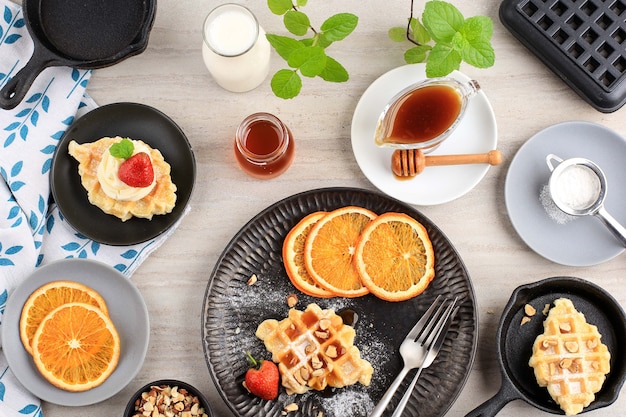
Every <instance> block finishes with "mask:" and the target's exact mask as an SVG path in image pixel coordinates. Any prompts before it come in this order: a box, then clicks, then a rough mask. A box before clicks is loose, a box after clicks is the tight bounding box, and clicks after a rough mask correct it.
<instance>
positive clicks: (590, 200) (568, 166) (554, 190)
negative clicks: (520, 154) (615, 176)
mask: <svg viewBox="0 0 626 417" xmlns="http://www.w3.org/2000/svg"><path fill="white" fill-rule="evenodd" d="M555 162H556V164H555ZM546 163H547V164H548V168H550V171H551V172H552V173H551V174H550V180H549V182H548V187H549V189H550V196H551V197H552V200H553V201H554V204H555V205H556V206H557V207H558V208H559V209H560V210H561V211H563V212H565V213H567V214H570V215H573V216H588V215H593V216H596V217H597V218H599V219H600V220H601V221H602V223H604V225H605V226H606V227H607V228H608V229H609V230H610V231H611V233H613V235H614V236H615V237H616V238H617V240H619V242H620V243H621V244H622V245H623V246H625V247H626V229H625V228H624V227H623V226H622V225H621V224H620V223H619V222H618V221H617V220H616V219H615V218H614V217H613V216H611V215H610V214H609V213H608V212H607V211H606V209H605V208H604V200H605V198H606V194H607V182H606V176H605V175H604V172H603V171H602V169H600V167H599V166H598V165H596V164H595V163H593V162H592V161H590V160H588V159H585V158H570V159H566V160H563V159H561V158H559V157H558V156H556V155H554V154H549V155H547V156H546Z"/></svg>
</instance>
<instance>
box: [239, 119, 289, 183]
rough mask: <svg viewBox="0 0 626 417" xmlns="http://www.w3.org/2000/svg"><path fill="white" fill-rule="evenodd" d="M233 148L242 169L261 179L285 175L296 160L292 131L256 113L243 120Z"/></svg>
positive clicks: (276, 121)
mask: <svg viewBox="0 0 626 417" xmlns="http://www.w3.org/2000/svg"><path fill="white" fill-rule="evenodd" d="M234 148H235V158H236V159H237V162H238V163H239V166H241V168H242V169H243V170H244V171H245V172H246V173H248V174H249V175H251V176H253V177H255V178H260V179H269V178H274V177H276V176H278V175H280V174H282V173H283V172H285V171H286V170H287V168H289V166H290V165H291V162H292V161H293V157H294V143H293V137H292V135H291V131H290V130H289V128H287V126H285V125H284V124H283V122H281V121H280V119H278V118H277V117H276V116H274V115H272V114H269V113H255V114H252V115H250V116H248V117H247V118H246V119H244V121H243V122H241V124H240V125H239V128H238V129H237V132H236V134H235V144H234Z"/></svg>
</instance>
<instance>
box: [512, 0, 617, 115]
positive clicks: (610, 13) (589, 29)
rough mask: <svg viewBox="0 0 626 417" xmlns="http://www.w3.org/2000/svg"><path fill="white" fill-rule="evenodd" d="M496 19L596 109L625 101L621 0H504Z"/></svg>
mask: <svg viewBox="0 0 626 417" xmlns="http://www.w3.org/2000/svg"><path fill="white" fill-rule="evenodd" d="M500 20H501V21H502V24H503V25H504V26H505V27H506V28H507V29H508V30H509V31H510V32H511V33H512V34H513V35H514V36H515V37H516V38H517V39H518V40H519V41H520V42H521V43H522V44H524V45H525V46H526V47H527V48H528V49H529V50H530V51H532V52H533V53H534V54H535V55H537V57H539V58H540V59H541V60H542V61H543V62H544V63H545V64H546V65H547V66H548V67H549V68H550V69H551V70H552V71H554V72H555V73H556V74H557V75H558V76H559V77H561V78H562V79H563V81H565V82H566V83H567V84H568V85H569V86H570V87H571V88H572V89H573V90H574V91H576V93H578V95H580V96H581V97H582V98H583V99H585V101H587V102H588V103H589V104H591V105H592V106H593V107H594V108H595V109H597V110H599V111H601V112H604V113H610V112H614V111H615V110H617V109H619V108H620V107H622V106H623V105H624V103H625V102H626V81H625V79H626V0H504V1H503V2H502V3H501V4H500Z"/></svg>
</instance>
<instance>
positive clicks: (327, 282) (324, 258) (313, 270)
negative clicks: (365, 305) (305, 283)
mask: <svg viewBox="0 0 626 417" xmlns="http://www.w3.org/2000/svg"><path fill="white" fill-rule="evenodd" d="M375 218H376V214H375V213H373V212H372V211H370V210H367V209H365V208H362V207H356V206H347V207H342V208H339V209H336V210H333V211H331V212H329V213H328V214H326V215H325V216H324V217H322V218H321V219H319V220H318V221H317V222H316V223H315V225H314V226H313V227H312V228H311V231H310V232H309V235H308V236H307V239H306V242H305V245H304V262H305V265H306V269H307V271H308V273H309V274H310V275H311V277H313V279H314V280H315V282H316V283H317V284H318V285H319V286H321V287H323V288H325V289H326V290H328V291H330V292H332V293H333V294H335V295H337V296H341V297H359V296H362V295H365V294H367V293H368V289H367V287H365V286H364V285H363V284H362V283H361V279H360V278H359V274H358V272H357V270H356V268H355V267H354V262H353V259H352V258H353V256H354V250H355V247H356V243H357V241H358V240H359V236H360V235H361V231H362V230H363V228H364V227H365V226H366V225H367V224H368V223H370V222H371V221H372V220H373V219H375Z"/></svg>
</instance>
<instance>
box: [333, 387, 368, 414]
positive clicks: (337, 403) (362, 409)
mask: <svg viewBox="0 0 626 417" xmlns="http://www.w3.org/2000/svg"><path fill="white" fill-rule="evenodd" d="M322 405H323V407H324V410H325V411H326V414H324V417H348V416H367V415H368V414H369V413H370V412H371V411H372V409H373V408H374V403H373V401H372V399H371V398H370V397H369V395H367V394H366V393H364V392H354V391H339V392H337V394H336V395H334V396H333V397H331V398H324V399H323V400H322Z"/></svg>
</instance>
